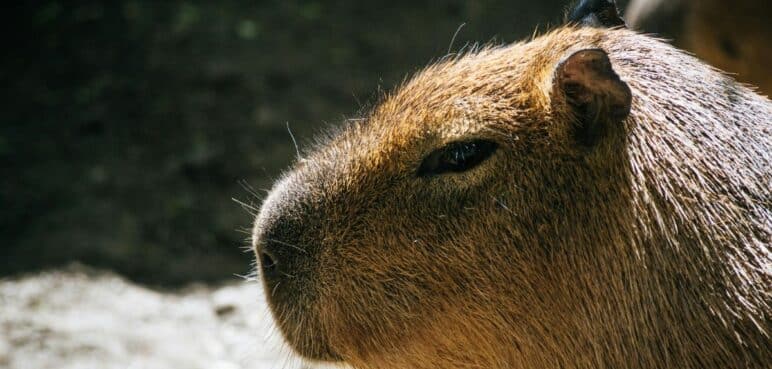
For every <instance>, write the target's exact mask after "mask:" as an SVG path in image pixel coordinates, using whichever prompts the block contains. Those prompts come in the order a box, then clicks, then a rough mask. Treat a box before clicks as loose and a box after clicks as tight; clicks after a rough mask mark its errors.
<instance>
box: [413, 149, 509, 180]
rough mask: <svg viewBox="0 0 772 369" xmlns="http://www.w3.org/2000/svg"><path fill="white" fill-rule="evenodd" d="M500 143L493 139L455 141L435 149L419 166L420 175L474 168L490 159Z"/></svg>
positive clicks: (456, 171)
mask: <svg viewBox="0 0 772 369" xmlns="http://www.w3.org/2000/svg"><path fill="white" fill-rule="evenodd" d="M496 148H498V145H497V144H496V143H495V142H493V141H487V140H475V141H465V142H453V143H450V144H448V145H446V146H445V147H443V148H441V149H438V150H434V151H433V152H432V153H431V154H429V155H428V156H426V158H424V161H423V162H422V163H421V166H420V167H419V168H418V176H419V177H427V176H434V175H438V174H444V173H460V172H464V171H467V170H469V169H472V168H474V167H476V166H477V165H479V164H480V163H482V162H483V161H485V159H488V158H490V157H491V155H493V152H494V151H496Z"/></svg>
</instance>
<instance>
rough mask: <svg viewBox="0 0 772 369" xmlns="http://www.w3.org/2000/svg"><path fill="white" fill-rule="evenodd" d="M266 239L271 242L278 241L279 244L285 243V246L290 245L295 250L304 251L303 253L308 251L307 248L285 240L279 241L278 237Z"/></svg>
mask: <svg viewBox="0 0 772 369" xmlns="http://www.w3.org/2000/svg"><path fill="white" fill-rule="evenodd" d="M266 240H268V241H270V242H276V243H278V244H279V245H284V246H289V247H292V248H293V249H295V250H298V251H300V252H302V253H304V254H305V253H306V250H304V249H302V248H300V247H299V246H296V245H293V244H291V243H287V242H284V241H279V240H277V239H274V238H266Z"/></svg>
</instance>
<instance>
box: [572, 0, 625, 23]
mask: <svg viewBox="0 0 772 369" xmlns="http://www.w3.org/2000/svg"><path fill="white" fill-rule="evenodd" d="M566 22H570V23H577V24H582V25H586V26H590V27H606V28H610V27H619V26H625V21H624V20H623V19H622V17H621V16H620V15H619V10H617V4H616V2H615V1H614V0H581V1H579V2H578V3H577V4H576V6H574V7H573V9H572V10H571V11H570V12H569V13H568V14H567V16H566Z"/></svg>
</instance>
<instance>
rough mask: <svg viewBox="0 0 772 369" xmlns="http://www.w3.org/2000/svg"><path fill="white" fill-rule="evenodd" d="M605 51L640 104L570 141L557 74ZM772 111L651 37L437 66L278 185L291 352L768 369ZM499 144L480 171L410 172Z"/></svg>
mask: <svg viewBox="0 0 772 369" xmlns="http://www.w3.org/2000/svg"><path fill="white" fill-rule="evenodd" d="M594 48H600V49H603V50H605V51H606V52H607V53H608V55H609V58H610V59H611V61H612V64H613V68H614V70H615V71H616V72H617V73H618V74H619V76H620V77H621V78H622V80H623V81H625V82H626V83H627V84H628V85H629V87H630V89H631V91H632V96H633V98H632V111H631V113H630V116H629V117H628V118H627V119H626V120H625V121H624V122H623V123H621V124H618V125H616V126H614V127H610V129H609V131H608V133H607V135H605V136H604V137H603V138H602V139H601V140H599V142H597V144H596V145H595V146H593V147H584V146H581V145H578V144H577V142H576V141H575V139H574V138H573V136H572V134H571V132H572V131H573V128H574V127H573V123H572V122H573V119H572V117H573V113H572V112H571V111H570V110H569V107H568V106H567V105H566V104H565V102H564V101H563V97H562V94H561V91H556V90H555V87H554V85H553V76H554V72H555V68H556V66H557V65H558V64H559V62H560V61H561V60H562V59H564V58H565V57H567V56H568V55H570V54H571V53H573V52H575V51H577V50H581V49H594ZM771 120H772V104H771V103H770V101H769V100H767V99H766V98H763V97H760V96H758V95H756V94H755V93H753V92H752V91H751V90H750V89H749V88H746V87H744V86H742V85H739V84H737V83H735V82H734V81H733V80H732V79H731V78H729V77H727V76H725V75H724V74H722V73H720V72H718V71H716V70H714V69H711V68H710V67H708V66H706V65H705V64H703V63H701V62H699V61H698V60H696V59H695V58H693V57H690V56H688V55H686V54H684V53H683V52H681V51H678V50H676V49H675V48H673V47H671V46H669V45H667V44H665V43H663V42H661V41H659V40H656V39H653V38H651V37H647V36H644V35H639V34H636V33H634V32H631V31H627V30H623V29H617V30H607V29H591V28H582V29H578V28H572V27H564V28H561V29H558V30H555V31H553V32H551V33H549V34H546V35H543V36H541V37H538V38H535V39H533V40H531V41H529V42H525V43H518V44H514V45H510V46H506V47H496V48H486V49H483V50H479V51H475V52H473V53H469V54H467V55H464V56H462V57H458V58H452V59H450V60H445V61H442V62H440V63H438V64H435V65H432V66H430V67H428V68H426V69H425V70H424V71H422V72H420V73H419V74H417V75H416V76H415V77H414V78H413V79H412V80H410V81H408V82H407V83H405V84H404V85H403V86H402V87H401V88H399V89H397V91H396V92H394V93H393V94H391V95H389V96H387V97H386V98H385V99H384V101H383V102H382V103H381V104H380V105H379V106H378V107H377V108H375V109H374V110H373V112H372V113H371V114H370V115H368V116H367V117H366V120H365V121H364V122H361V123H355V124H350V125H348V126H346V127H345V128H343V129H342V131H341V132H339V133H337V134H336V135H335V136H334V137H332V138H330V139H329V140H326V141H325V142H323V143H322V144H320V145H318V147H316V148H315V149H314V150H312V151H311V152H309V153H307V155H305V156H304V157H303V159H301V160H300V161H299V163H298V164H297V165H296V166H295V168H294V169H293V170H292V171H290V172H288V173H287V174H286V175H285V176H284V177H283V179H282V180H281V181H280V182H278V184H277V186H276V187H275V188H274V189H273V190H272V192H271V194H270V195H269V197H268V198H267V199H266V202H265V203H264V205H263V207H262V210H261V213H260V215H259V216H258V219H257V221H256V223H255V230H254V232H255V239H257V240H259V239H260V237H261V232H262V230H263V229H264V228H265V227H266V225H267V224H269V223H270V222H271V221H273V220H274V219H276V217H278V216H280V215H281V216H284V217H291V218H293V219H296V220H298V221H301V222H303V224H304V225H306V226H304V227H303V230H302V233H303V234H302V236H301V237H300V239H302V240H303V243H302V245H299V246H301V247H304V248H306V249H307V250H309V251H308V252H309V255H313V258H311V260H308V262H307V268H308V269H307V270H306V271H305V272H303V273H305V275H306V276H310V278H307V279H304V280H303V282H302V284H299V285H296V286H295V288H297V292H298V296H299V297H298V300H297V301H296V302H295V303H293V304H284V305H276V304H274V305H272V308H273V310H274V315H275V317H276V319H277V323H278V325H279V326H280V327H281V330H282V332H283V333H284V335H285V337H286V338H287V339H288V342H289V343H290V345H291V346H293V347H295V348H298V347H299V345H306V346H313V345H325V346H327V349H330V350H332V351H333V352H335V353H337V354H338V355H339V356H340V357H342V358H343V359H344V360H345V361H346V362H347V363H348V364H350V365H352V366H353V367H355V368H362V369H376V368H377V369H407V368H410V369H422V368H427V369H428V368H432V369H440V368H441V369H456V368H481V369H482V368H484V369H504V368H508V369H514V368H529V369H538V368H681V369H690V368H694V369H697V368H767V367H769V364H770V363H771V362H772V353H770V337H769V334H770V332H771V331H772V325H771V324H770V312H771V310H772V309H771V307H770V293H771V292H772V291H771V290H770V286H772V283H771V282H772V278H770V275H771V273H772V270H771V269H772V262H771V260H772V255H771V253H770V247H769V245H770V242H771V240H772V194H771V193H770V188H772V160H770V157H771V156H772V122H771ZM472 138H474V139H478V138H483V139H490V140H494V141H496V142H497V143H498V144H499V149H498V151H497V152H496V153H495V154H494V155H493V156H492V157H491V158H490V159H488V160H487V161H486V162H484V163H483V164H481V165H480V166H479V167H477V168H475V169H473V170H471V171H469V172H465V173H460V174H449V175H443V176H435V177H429V178H423V177H418V176H416V175H415V171H416V169H417V168H418V167H419V165H420V163H421V160H422V158H423V157H424V156H426V155H427V154H429V153H431V152H432V151H433V150H435V149H437V148H439V147H442V146H443V145H445V144H447V143H449V142H454V141H459V140H468V139H472Z"/></svg>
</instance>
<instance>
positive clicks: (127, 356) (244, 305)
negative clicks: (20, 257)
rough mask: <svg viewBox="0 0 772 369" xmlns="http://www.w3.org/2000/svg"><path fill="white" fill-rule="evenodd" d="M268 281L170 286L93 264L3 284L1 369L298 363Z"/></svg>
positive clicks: (241, 368) (288, 366) (250, 367)
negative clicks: (276, 316) (279, 325)
mask: <svg viewBox="0 0 772 369" xmlns="http://www.w3.org/2000/svg"><path fill="white" fill-rule="evenodd" d="M290 356H291V354H290V351H289V349H288V348H287V347H286V346H283V344H282V343H281V338H280V336H279V333H278V332H277V331H276V329H275V328H274V327H273V323H272V321H271V319H270V315H269V313H268V311H267V309H266V304H265V300H264V299H263V295H262V291H261V287H260V285H259V283H255V282H247V281H234V282H232V283H230V284H227V285H224V286H222V287H218V288H213V287H205V286H193V287H187V288H185V289H183V290H176V291H168V292H160V291H155V290H150V289H147V288H144V287H141V286H138V285H135V284H133V283H130V282H128V281H126V280H125V279H123V278H121V277H119V276H117V275H115V274H112V273H107V272H97V271H94V270H91V269H86V268H83V267H69V268H66V269H64V270H57V271H48V272H44V273H41V274H37V275H31V276H25V277H21V278H18V279H6V280H3V281H0V368H8V369H48V368H50V369H54V368H55V369H76V368H77V369H92V368H93V369H119V368H120V369H128V368H131V369H178V368H185V369H196V368H202V369H204V368H205V369H276V368H285V369H298V368H303V364H302V363H300V362H299V361H298V360H297V359H293V358H291V357H290Z"/></svg>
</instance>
